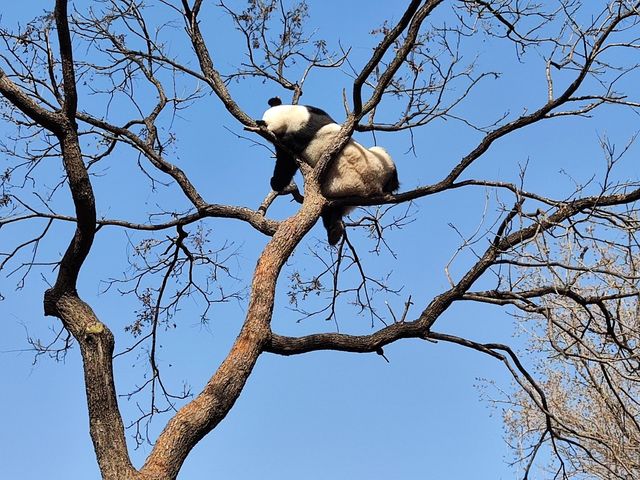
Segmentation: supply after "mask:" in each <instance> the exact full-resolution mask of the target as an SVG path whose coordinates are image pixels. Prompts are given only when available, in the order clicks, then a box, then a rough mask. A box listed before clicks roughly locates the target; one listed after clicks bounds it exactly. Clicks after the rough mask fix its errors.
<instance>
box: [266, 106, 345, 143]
mask: <svg viewBox="0 0 640 480" xmlns="http://www.w3.org/2000/svg"><path fill="white" fill-rule="evenodd" d="M268 103H269V106H270V107H271V108H269V109H268V110H267V111H266V112H264V115H263V116H262V120H258V121H257V122H256V123H257V124H258V125H261V126H263V127H266V128H267V130H269V131H270V132H271V133H273V134H274V135H275V136H276V137H279V138H283V137H285V136H287V137H290V136H294V137H295V136H296V135H297V134H300V133H302V132H305V134H309V133H312V132H315V131H317V130H318V129H319V128H321V127H322V126H323V125H326V124H328V123H333V119H332V118H331V117H330V116H329V115H328V114H327V113H326V112H325V111H324V110H321V109H319V108H316V107H310V106H307V105H283V104H282V100H280V98H278V97H274V98H271V99H270V100H269V102H268Z"/></svg>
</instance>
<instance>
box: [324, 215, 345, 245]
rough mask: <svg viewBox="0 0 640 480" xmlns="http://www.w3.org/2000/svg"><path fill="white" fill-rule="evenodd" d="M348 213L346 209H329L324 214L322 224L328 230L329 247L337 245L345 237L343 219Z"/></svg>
mask: <svg viewBox="0 0 640 480" xmlns="http://www.w3.org/2000/svg"><path fill="white" fill-rule="evenodd" d="M345 213H346V211H345V208H344V207H329V208H327V209H325V211H324V212H322V224H323V225H324V228H325V229H326V230H327V241H328V242H329V245H336V244H337V243H338V242H339V241H340V239H341V238H342V235H344V222H343V221H342V217H343V216H344V214H345Z"/></svg>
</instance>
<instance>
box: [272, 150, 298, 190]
mask: <svg viewBox="0 0 640 480" xmlns="http://www.w3.org/2000/svg"><path fill="white" fill-rule="evenodd" d="M296 170H298V164H297V163H296V159H295V158H294V157H293V155H291V154H290V153H289V152H287V151H285V150H284V149H282V148H280V147H278V146H276V166H275V168H274V169H273V176H272V177H271V188H272V189H274V190H275V191H276V192H281V191H282V190H284V189H285V188H286V187H287V185H289V184H290V183H291V180H293V176H294V175H295V174H296Z"/></svg>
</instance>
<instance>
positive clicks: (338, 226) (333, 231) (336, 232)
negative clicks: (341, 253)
mask: <svg viewBox="0 0 640 480" xmlns="http://www.w3.org/2000/svg"><path fill="white" fill-rule="evenodd" d="M342 235H344V223H342V221H337V222H334V223H333V224H332V225H330V226H329V227H328V228H327V241H328V242H329V245H331V246H333V245H337V244H338V242H339V241H340V239H341V238H342Z"/></svg>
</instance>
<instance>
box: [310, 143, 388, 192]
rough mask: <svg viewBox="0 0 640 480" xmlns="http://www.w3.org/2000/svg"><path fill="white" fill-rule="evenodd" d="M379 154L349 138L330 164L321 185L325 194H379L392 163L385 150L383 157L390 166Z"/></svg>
mask: <svg viewBox="0 0 640 480" xmlns="http://www.w3.org/2000/svg"><path fill="white" fill-rule="evenodd" d="M384 153H385V154H386V152H384ZM381 157H382V155H380V154H379V153H378V152H373V151H370V150H367V149H366V148H364V147H363V146H362V145H360V144H359V143H357V142H354V141H353V140H351V141H350V142H349V143H348V144H347V146H346V147H345V148H344V150H343V151H342V153H341V154H340V156H339V157H338V158H337V159H336V161H335V163H334V164H333V165H332V167H331V168H330V170H329V172H328V174H327V177H326V184H325V185H324V186H323V187H324V188H323V190H324V194H325V195H327V196H330V197H350V196H360V197H368V196H372V195H380V194H382V193H383V187H384V184H385V183H386V178H387V176H388V172H389V171H390V170H392V169H394V168H395V167H394V166H393V162H391V158H390V157H389V156H388V154H386V157H387V158H388V159H389V162H391V166H389V165H387V161H386V159H384V158H381ZM390 167H391V168H390Z"/></svg>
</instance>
